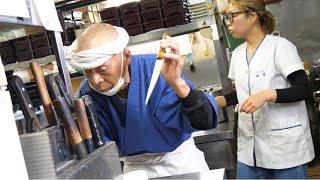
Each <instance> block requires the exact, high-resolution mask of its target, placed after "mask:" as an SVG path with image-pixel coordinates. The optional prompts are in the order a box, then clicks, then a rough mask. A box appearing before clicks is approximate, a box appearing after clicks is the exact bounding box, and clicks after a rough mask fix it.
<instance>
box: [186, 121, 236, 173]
mask: <svg viewBox="0 0 320 180" xmlns="http://www.w3.org/2000/svg"><path fill="white" fill-rule="evenodd" d="M234 125H235V122H234V121H231V122H230V121H229V122H222V123H218V126H217V128H215V129H213V130H208V131H198V132H194V133H193V134H192V136H193V139H194V141H195V144H196V146H197V148H198V149H200V150H201V151H202V152H203V153H204V156H205V159H206V162H207V164H208V166H209V168H210V169H217V168H226V170H232V169H234V163H235V157H234V154H233V151H234V143H235V139H234V134H233V130H234Z"/></svg>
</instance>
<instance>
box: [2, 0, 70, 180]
mask: <svg viewBox="0 0 320 180" xmlns="http://www.w3.org/2000/svg"><path fill="white" fill-rule="evenodd" d="M25 1H26V4H27V5H28V12H29V15H30V17H29V18H22V17H14V16H0V27H1V30H0V33H1V32H2V33H3V32H5V31H10V30H19V29H28V31H32V30H39V29H43V28H44V27H43V26H42V25H41V24H40V23H41V22H40V21H38V20H36V18H35V17H36V13H37V10H36V9H35V6H33V5H31V4H32V0H25ZM51 16H52V17H53V16H56V14H52V15H51ZM51 33H52V35H53V41H54V42H53V51H54V54H55V55H52V56H48V57H44V58H41V59H37V60H36V61H38V62H40V63H44V62H49V61H54V60H55V61H57V64H58V68H59V73H60V74H61V76H62V77H63V80H64V82H65V83H66V85H67V89H68V91H69V92H72V91H71V80H70V76H69V73H68V69H67V63H66V60H65V57H64V54H63V49H62V47H63V46H62V41H61V36H60V32H51ZM0 36H1V34H0ZM15 38H19V37H15ZM0 56H1V54H0ZM28 65H29V62H23V63H17V64H12V65H7V66H5V67H4V66H3V64H2V62H0V109H1V113H0V114H1V118H0V119H1V122H0V135H1V137H4V138H3V139H4V142H3V143H4V144H6V145H7V146H8V147H9V148H1V150H0V154H1V155H0V159H2V162H3V163H2V167H4V166H5V167H6V168H5V170H4V171H3V172H2V173H1V177H6V178H8V177H10V178H13V179H28V174H27V169H26V164H25V160H24V157H23V153H22V148H21V144H20V140H19V136H18V132H17V128H16V124H15V119H14V114H13V111H12V102H11V98H10V93H9V92H8V90H7V80H6V75H5V73H4V72H5V71H7V70H14V69H17V68H26V67H27V66H28ZM4 164H5V165H4Z"/></svg>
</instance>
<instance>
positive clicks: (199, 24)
mask: <svg viewBox="0 0 320 180" xmlns="http://www.w3.org/2000/svg"><path fill="white" fill-rule="evenodd" d="M214 23H215V20H214V19H213V18H205V19H203V20H198V21H194V22H191V23H188V24H184V25H178V26H175V27H170V28H164V29H157V30H154V31H150V32H147V33H144V34H140V35H136V36H131V37H130V41H129V45H132V44H138V43H143V42H146V41H152V40H159V39H161V37H162V35H163V34H164V33H168V34H169V35H170V36H178V35H182V34H187V33H190V32H194V31H197V30H199V29H202V28H206V27H209V26H210V25H211V24H214Z"/></svg>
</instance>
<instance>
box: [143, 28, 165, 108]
mask: <svg viewBox="0 0 320 180" xmlns="http://www.w3.org/2000/svg"><path fill="white" fill-rule="evenodd" d="M165 36H167V33H164V34H163V36H162V39H164V38H165ZM164 53H165V49H163V48H161V47H160V50H159V53H158V55H157V59H156V63H155V65H154V68H153V72H152V76H151V80H150V84H149V87H148V91H147V96H146V101H145V103H146V105H148V102H149V99H150V97H151V94H152V92H153V90H154V87H155V86H156V84H157V81H158V79H159V76H160V73H161V69H162V65H163V62H164V60H163V56H164Z"/></svg>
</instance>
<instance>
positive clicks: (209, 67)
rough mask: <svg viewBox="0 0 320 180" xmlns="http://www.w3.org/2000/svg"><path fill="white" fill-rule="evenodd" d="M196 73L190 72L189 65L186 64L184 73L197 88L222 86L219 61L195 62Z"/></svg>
mask: <svg viewBox="0 0 320 180" xmlns="http://www.w3.org/2000/svg"><path fill="white" fill-rule="evenodd" d="M193 64H194V66H195V67H196V71H195V72H191V71H190V67H189V63H185V64H184V67H183V73H184V74H185V75H186V77H187V78H188V79H190V80H191V81H192V82H193V84H194V85H195V87H196V88H202V87H205V86H209V85H212V84H214V85H217V84H219V85H221V78H220V75H219V67H218V62H217V59H216V58H214V59H209V60H194V62H193Z"/></svg>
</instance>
